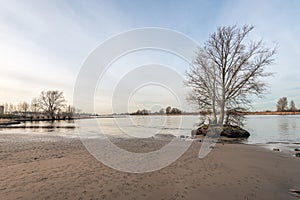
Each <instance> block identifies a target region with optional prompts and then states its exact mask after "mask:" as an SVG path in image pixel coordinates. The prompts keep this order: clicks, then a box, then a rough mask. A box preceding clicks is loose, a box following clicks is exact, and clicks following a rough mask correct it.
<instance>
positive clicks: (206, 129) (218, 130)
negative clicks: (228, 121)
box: [191, 125, 250, 138]
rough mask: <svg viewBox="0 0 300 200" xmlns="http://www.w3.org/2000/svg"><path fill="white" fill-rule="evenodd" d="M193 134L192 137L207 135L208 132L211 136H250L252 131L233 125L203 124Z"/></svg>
mask: <svg viewBox="0 0 300 200" xmlns="http://www.w3.org/2000/svg"><path fill="white" fill-rule="evenodd" d="M191 134H192V137H194V136H197V135H203V136H206V135H207V134H209V136H211V137H213V136H216V137H219V136H225V137H228V138H248V137H249V136H250V133H249V132H248V131H246V130H245V129H242V128H241V127H239V126H233V125H224V126H222V125H210V126H209V125H202V126H200V127H199V128H198V129H197V130H192V132H191Z"/></svg>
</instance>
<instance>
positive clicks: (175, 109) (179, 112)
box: [170, 108, 181, 115]
mask: <svg viewBox="0 0 300 200" xmlns="http://www.w3.org/2000/svg"><path fill="white" fill-rule="evenodd" d="M170 114H173V115H178V114H181V110H179V109H178V108H172V109H171V111H170Z"/></svg>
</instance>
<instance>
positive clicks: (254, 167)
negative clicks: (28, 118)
mask: <svg viewBox="0 0 300 200" xmlns="http://www.w3.org/2000/svg"><path fill="white" fill-rule="evenodd" d="M16 137H19V136H16V135H8V134H7V135H5V134H1V135H0V145H1V146H0V160H1V162H0V199H1V200H2V199H3V200H6V199H204V200H205V199H230V200H232V199H272V200H274V199H284V200H285V199H298V198H296V197H294V196H292V195H291V194H289V189H290V188H300V158H296V157H292V156H291V155H288V154H284V153H282V152H272V151H270V150H268V149H265V148H262V147H259V146H254V145H243V144H225V145H222V144H217V145H216V146H215V148H214V149H213V151H212V152H211V153H210V154H209V155H208V156H207V157H206V158H205V159H202V160H200V159H199V158H198V152H199V148H200V145H201V143H200V142H194V143H193V144H192V146H191V147H190V149H189V150H188V151H187V152H186V153H185V154H184V155H183V156H182V157H180V158H179V159H178V160H177V161H176V162H174V163H172V164H171V165H169V166H167V167H165V168H163V169H161V170H159V171H155V172H151V173H143V174H132V173H124V172H120V171H116V170H114V169H111V168H109V167H107V166H105V165H103V164H102V163H101V162H99V161H97V160H96V159H95V158H94V157H92V156H91V155H90V154H89V153H88V152H87V150H86V149H85V147H84V146H83V145H82V143H81V142H80V140H78V139H66V138H55V139H54V140H50V141H39V140H37V141H27V142H26V141H23V142H21V141H14V139H15V138H16ZM117 143H120V144H121V143H122V142H121V141H120V140H118V141H117ZM163 143H164V142H162V141H158V140H152V141H146V142H145V141H144V142H138V140H126V142H124V143H123V146H125V147H127V149H138V148H148V150H150V149H152V147H153V145H154V146H155V147H156V148H157V147H160V146H161V144H163ZM142 151H144V150H142ZM145 151H147V149H146V150H145Z"/></svg>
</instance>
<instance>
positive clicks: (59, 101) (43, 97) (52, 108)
mask: <svg viewBox="0 0 300 200" xmlns="http://www.w3.org/2000/svg"><path fill="white" fill-rule="evenodd" d="M65 101H66V100H65V98H64V96H63V92H60V91H46V92H45V91H43V92H41V94H40V97H39V99H38V102H39V107H40V109H41V110H42V111H43V112H44V113H46V114H47V115H48V116H49V117H51V118H52V119H55V115H56V114H57V113H58V112H59V111H60V110H62V108H64V107H65Z"/></svg>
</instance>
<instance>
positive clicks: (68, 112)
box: [65, 105, 76, 119]
mask: <svg viewBox="0 0 300 200" xmlns="http://www.w3.org/2000/svg"><path fill="white" fill-rule="evenodd" d="M75 111H76V109H75V107H73V106H71V105H68V106H67V107H66V111H65V114H66V117H67V118H68V119H72V118H73V115H74V114H75Z"/></svg>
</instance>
